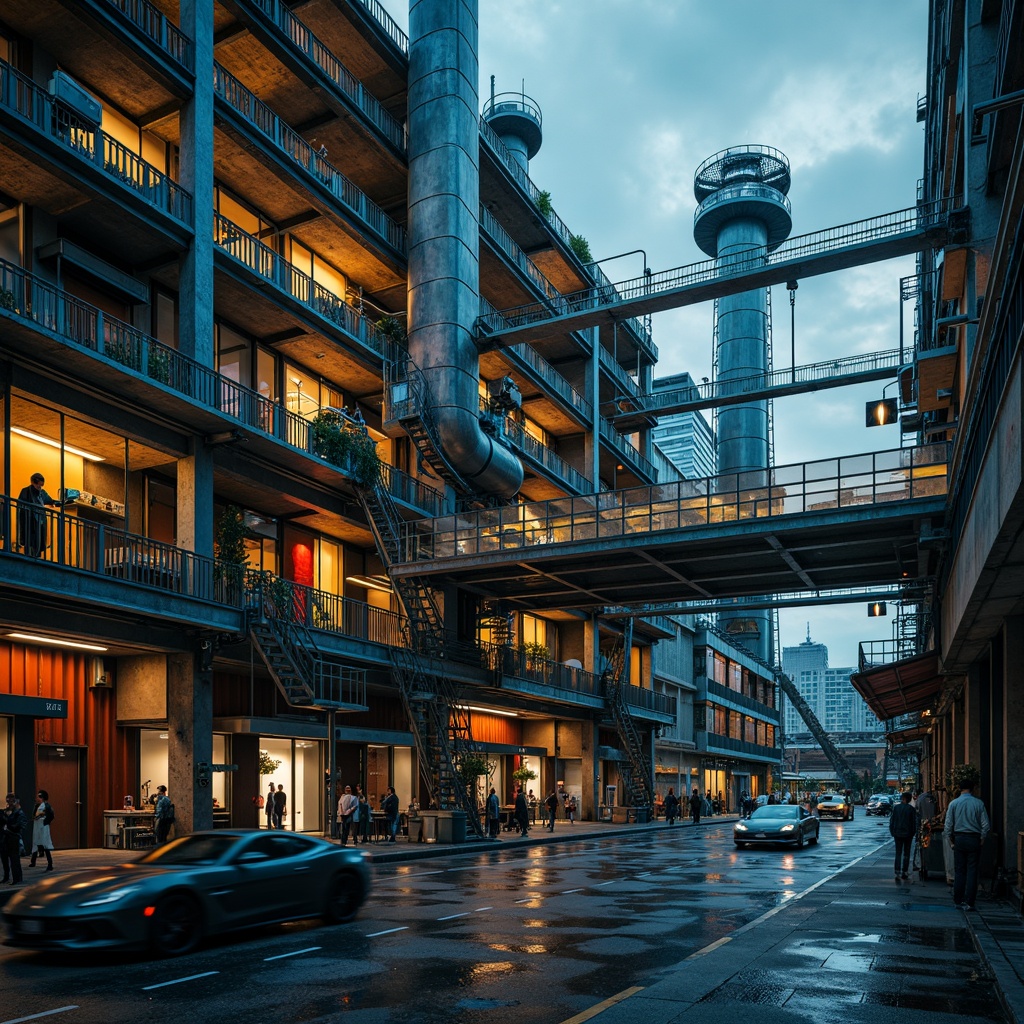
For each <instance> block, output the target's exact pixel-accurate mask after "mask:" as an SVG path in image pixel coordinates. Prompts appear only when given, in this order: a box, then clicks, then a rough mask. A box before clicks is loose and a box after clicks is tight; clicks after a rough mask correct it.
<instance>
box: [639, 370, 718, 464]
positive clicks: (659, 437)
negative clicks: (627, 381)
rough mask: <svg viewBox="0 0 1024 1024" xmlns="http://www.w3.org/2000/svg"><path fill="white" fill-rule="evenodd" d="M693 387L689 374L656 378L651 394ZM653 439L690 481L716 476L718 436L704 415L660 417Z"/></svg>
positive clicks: (695, 412) (677, 414)
mask: <svg viewBox="0 0 1024 1024" xmlns="http://www.w3.org/2000/svg"><path fill="white" fill-rule="evenodd" d="M694 386H695V384H694V380H693V377H692V376H691V375H690V374H689V373H686V372H684V373H674V374H672V375H671V376H669V377H656V378H655V379H654V383H653V386H652V391H653V394H655V395H659V394H667V393H670V392H674V391H683V390H685V389H686V388H690V387H694ZM653 436H654V443H655V444H656V445H657V446H658V447H659V448H660V449H661V451H662V452H663V453H664V455H665V457H666V458H668V459H669V461H671V462H672V464H673V465H674V466H675V467H676V469H678V470H679V472H680V473H682V475H683V476H684V477H685V478H686V479H687V480H694V479H697V478H699V477H709V476H714V474H715V472H716V461H715V434H714V431H713V430H712V428H711V424H710V423H708V421H707V420H706V419H705V418H704V415H703V413H701V412H699V411H694V412H676V413H668V414H666V415H663V416H659V417H658V425H657V426H656V427H655V428H654V434H653Z"/></svg>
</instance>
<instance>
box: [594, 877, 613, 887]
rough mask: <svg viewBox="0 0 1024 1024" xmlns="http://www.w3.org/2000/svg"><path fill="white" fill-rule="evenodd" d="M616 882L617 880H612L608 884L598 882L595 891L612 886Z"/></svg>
mask: <svg viewBox="0 0 1024 1024" xmlns="http://www.w3.org/2000/svg"><path fill="white" fill-rule="evenodd" d="M617 881H618V879H617V878H613V879H612V880H611V881H610V882H598V883H597V885H595V886H594V888H595V889H603V888H604V887H605V886H606V885H614V884H615V883H616V882H617Z"/></svg>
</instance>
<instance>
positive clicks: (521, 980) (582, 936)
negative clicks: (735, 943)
mask: <svg viewBox="0 0 1024 1024" xmlns="http://www.w3.org/2000/svg"><path fill="white" fill-rule="evenodd" d="M858 810H860V809H858ZM888 838H889V835H888V828H887V822H886V821H885V820H884V819H878V818H865V817H864V816H863V814H862V813H861V814H860V815H858V817H857V819H856V820H855V821H854V822H852V823H846V824H843V823H839V822H832V821H823V822H822V823H821V842H820V843H819V844H818V845H817V846H807V847H805V848H804V849H802V850H792V849H779V848H775V847H765V848H752V849H745V850H737V849H736V848H735V846H734V845H733V842H732V827H731V823H716V822H714V821H711V822H707V823H705V824H703V825H701V826H699V827H698V828H693V827H691V826H689V825H685V826H676V828H675V829H674V830H672V831H669V830H656V831H648V832H642V833H637V835H636V837H635V838H634V837H632V836H630V837H628V838H607V839H590V840H587V841H582V842H574V843H559V844H554V845H545V846H531V845H530V843H529V841H528V840H526V841H524V840H519V839H508V840H504V841H503V842H501V843H500V844H495V846H496V847H498V848H497V849H495V848H494V847H490V846H489V847H488V848H487V852H481V854H479V855H461V856H457V857H448V858H439V859H431V860H420V861H415V862H412V863H405V864H392V865H384V866H381V867H379V868H378V870H377V874H376V878H375V884H374V890H373V893H372V894H371V896H370V898H369V900H368V901H367V903H366V904H365V905H364V907H363V909H362V911H361V913H360V915H359V917H358V918H357V920H356V921H355V922H354V923H353V924H350V925H345V926H340V927H333V928H332V927H325V926H323V925H321V924H320V923H319V922H315V921H314V922H301V923H296V924H290V925H283V926H276V927H272V928H267V929H263V930H260V931H259V932H248V933H243V934H241V935H236V936H233V937H230V938H228V939H224V940H220V941H217V942H215V943H212V944H207V945H206V946H204V947H203V948H202V949H201V950H200V951H199V952H197V953H195V954H193V955H191V956H187V957H181V958H178V959H175V960H166V961H156V962H153V961H149V960H145V959H141V958H113V957H104V958H91V959H89V960H83V959H81V958H77V957H76V958H57V959H55V958H53V957H44V956H42V955H39V954H36V953H28V952H22V951H15V950H10V949H7V948H5V947H0V950H2V951H0V978H2V982H3V992H4V997H5V998H4V1004H3V1008H2V1009H0V1024H4V1022H10V1021H14V1020H25V1019H26V1018H28V1019H44V1020H53V1021H59V1022H61V1024H64V1022H67V1024H93V1022H97V1024H99V1022H103V1024H106V1022H109V1021H124V1022H135V1021H158V1020H159V1021H166V1020H168V1019H173V1020H178V1021H181V1020H191V1021H194V1022H205V1021H217V1022H218V1024H220V1022H223V1024H234V1022H243V1021H244V1022H246V1024H253V1022H268V1024H270V1022H291V1021H306V1020H309V1021H316V1020H335V1019H337V1020H341V1019H342V1014H345V1019H346V1020H347V1021H353V1020H358V1021H360V1022H364V1021H365V1022H378V1021H380V1022H385V1021H387V1022H415V1024H442V1022H443V1024H478V1022H480V1024H482V1022H490V1021H495V1020H502V1021H505V1020H510V1019H512V1020H515V1021H516V1022H517V1024H556V1022H559V1021H563V1020H565V1019H567V1018H569V1017H571V1016H573V1015H574V1014H576V1013H579V1012H580V1011H582V1010H586V1009H587V1008H589V1007H591V1006H593V1005H594V1004H595V1003H596V1002H598V1001H600V1000H601V999H604V998H606V997H608V996H611V995H613V994H615V993H617V992H621V991H622V990H623V989H625V988H628V987H629V986H631V985H636V984H640V985H642V984H644V983H645V982H646V981H648V980H649V979H650V978H651V977H652V975H653V974H655V973H656V972H657V971H658V970H659V969H660V968H663V967H667V966H670V965H672V964H676V963H678V962H679V961H681V960H683V959H684V958H685V957H687V956H689V955H690V954H691V953H693V952H695V951H696V950H698V949H701V948H702V947H704V946H707V945H708V944H709V943H711V942H714V941H715V940H716V939H718V938H721V937H722V936H724V935H726V934H728V933H730V932H731V931H733V930H734V929H736V928H737V927H739V926H740V925H742V924H745V923H746V922H748V921H751V920H753V919H754V918H756V917H758V916H759V915H761V914H763V913H764V912H765V911H766V910H769V909H771V908H773V907H775V906H778V905H779V903H780V902H782V901H784V900H786V899H787V898H789V897H791V896H793V895H795V894H797V893H800V892H802V891H804V890H805V889H807V888H808V887H810V886H812V885H814V884H815V883H816V882H818V881H820V880H821V879H823V878H825V877H827V876H829V875H832V874H834V873H835V872H836V871H839V870H840V869H842V868H843V867H844V866H846V865H847V864H849V863H850V862H851V861H853V860H855V859H857V858H859V857H861V856H863V855H865V854H867V853H870V852H873V851H874V850H875V849H877V847H878V845H879V844H880V843H881V842H883V841H886V840H888ZM184 979H189V980H184ZM169 982H170V983H172V984H166V983H169ZM150 986H160V987H150ZM67 1007H74V1009H64V1008H67ZM55 1010H57V1011H60V1010H63V1012H58V1013H53V1011H55ZM47 1011H49V1013H47ZM35 1014H47V1016H45V1017H38V1018H33V1017H32V1015H35ZM51 1014H52V1015H51Z"/></svg>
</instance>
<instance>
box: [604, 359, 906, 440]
mask: <svg viewBox="0 0 1024 1024" xmlns="http://www.w3.org/2000/svg"><path fill="white" fill-rule="evenodd" d="M912 356H913V353H912V352H911V351H909V350H908V351H906V352H904V351H903V350H901V349H898V348H896V349H890V350H888V351H885V352H868V353H864V354H861V355H852V356H843V357H842V358H841V359H828V360H826V361H824V362H821V363H809V364H807V365H805V366H797V367H795V368H793V367H789V368H787V369H785V370H773V371H772V372H770V373H758V374H753V375H752V376H749V377H736V378H733V379H732V380H728V381H710V382H708V383H707V384H691V385H690V386H689V387H686V388H680V389H679V390H676V391H663V392H659V393H658V394H653V395H622V396H621V397H619V398H616V399H615V410H614V411H613V412H612V413H611V414H610V417H611V418H612V419H614V420H615V422H616V424H617V426H618V427H619V429H620V430H626V429H628V428H629V426H630V423H631V422H632V421H634V420H637V421H639V420H642V419H645V418H647V417H649V416H667V415H669V414H672V413H680V412H693V411H695V410H697V409H712V408H715V407H721V406H724V405H737V404H739V403H741V402H758V401H763V400H765V399H770V398H781V397H783V396H784V395H797V394H806V393H807V392H808V391H823V390H825V389H827V388H841V387H846V386H848V385H850V384H863V383H865V382H867V381H872V380H887V379H889V378H892V377H895V376H896V374H897V373H898V372H899V371H900V368H901V367H903V366H906V365H907V364H908V363H909V362H910V361H911V358H912Z"/></svg>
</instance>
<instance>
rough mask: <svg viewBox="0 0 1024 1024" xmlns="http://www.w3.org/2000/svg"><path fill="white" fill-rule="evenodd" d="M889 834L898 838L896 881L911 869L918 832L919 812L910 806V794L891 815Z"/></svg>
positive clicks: (904, 797) (903, 797) (905, 875)
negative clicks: (911, 852) (911, 858)
mask: <svg viewBox="0 0 1024 1024" xmlns="http://www.w3.org/2000/svg"><path fill="white" fill-rule="evenodd" d="M889 834H890V835H891V836H892V837H893V839H895V840H896V860H895V874H896V881H897V882H898V881H900V879H902V878H906V877H907V872H908V871H909V870H910V851H911V850H912V849H913V846H914V836H915V835H916V834H917V812H916V811H915V810H914V808H913V807H911V806H910V794H909V793H904V794H903V795H902V796H901V797H900V802H899V803H898V804H897V805H896V806H895V807H894V808H893V809H892V814H890V815H889Z"/></svg>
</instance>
